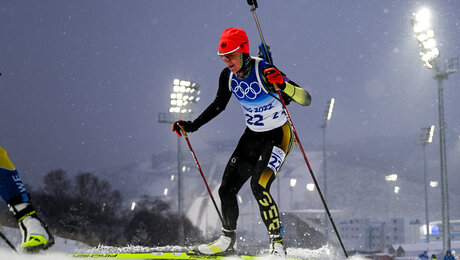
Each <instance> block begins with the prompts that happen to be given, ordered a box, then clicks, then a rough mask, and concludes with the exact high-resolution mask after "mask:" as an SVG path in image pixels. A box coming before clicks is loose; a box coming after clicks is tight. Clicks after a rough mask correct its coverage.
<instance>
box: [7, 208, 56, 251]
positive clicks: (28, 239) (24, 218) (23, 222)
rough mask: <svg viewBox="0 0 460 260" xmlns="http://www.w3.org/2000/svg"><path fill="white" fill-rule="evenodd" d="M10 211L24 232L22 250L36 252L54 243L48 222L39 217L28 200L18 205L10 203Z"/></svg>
mask: <svg viewBox="0 0 460 260" xmlns="http://www.w3.org/2000/svg"><path fill="white" fill-rule="evenodd" d="M8 206H9V208H10V211H11V212H13V214H14V216H15V217H16V219H17V220H18V224H19V229H20V230H21V234H22V243H21V251H23V252H25V253H36V252H38V251H40V250H46V249H48V248H49V247H51V246H52V245H54V237H53V235H52V234H51V233H50V232H49V230H48V227H47V226H46V224H45V223H44V222H43V221H42V220H41V219H40V218H38V216H37V214H36V212H35V209H34V208H33V207H32V205H31V204H30V203H28V202H21V203H19V204H16V205H11V204H8Z"/></svg>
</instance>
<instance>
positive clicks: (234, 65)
mask: <svg viewBox="0 0 460 260" xmlns="http://www.w3.org/2000/svg"><path fill="white" fill-rule="evenodd" d="M220 57H221V58H222V60H223V61H224V63H225V65H227V67H228V68H229V69H230V70H231V71H232V72H233V73H236V72H237V71H239V70H240V68H241V53H239V52H233V53H229V54H226V55H220Z"/></svg>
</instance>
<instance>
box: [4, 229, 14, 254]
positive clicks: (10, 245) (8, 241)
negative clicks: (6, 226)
mask: <svg viewBox="0 0 460 260" xmlns="http://www.w3.org/2000/svg"><path fill="white" fill-rule="evenodd" d="M0 237H2V239H3V240H4V241H5V243H6V244H7V245H8V246H9V247H11V249H13V251H15V252H17V251H16V248H15V247H14V246H13V244H11V242H10V240H8V238H7V237H6V236H5V235H3V233H2V232H0Z"/></svg>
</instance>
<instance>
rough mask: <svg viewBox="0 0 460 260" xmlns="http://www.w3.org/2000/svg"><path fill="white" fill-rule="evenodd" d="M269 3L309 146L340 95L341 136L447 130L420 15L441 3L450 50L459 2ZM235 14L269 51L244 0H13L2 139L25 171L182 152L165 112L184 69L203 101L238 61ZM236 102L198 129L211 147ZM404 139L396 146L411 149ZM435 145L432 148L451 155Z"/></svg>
mask: <svg viewBox="0 0 460 260" xmlns="http://www.w3.org/2000/svg"><path fill="white" fill-rule="evenodd" d="M259 5H260V7H259V9H257V14H258V16H259V20H260V23H261V26H262V30H263V33H264V36H265V39H266V41H267V42H268V43H269V44H270V45H271V46H272V50H273V56H274V61H275V64H276V65H277V66H278V67H279V68H280V69H281V70H282V71H284V72H285V73H286V74H287V75H288V76H289V77H290V78H291V79H293V80H294V81H296V82H297V83H298V84H299V85H301V86H303V87H304V88H305V89H307V90H308V91H310V92H311V94H312V97H313V103H312V105H311V106H310V107H306V108H305V107H301V106H295V105H291V106H289V109H290V112H291V115H292V116H293V120H294V123H295V127H296V129H297V131H298V132H299V135H300V137H301V139H302V142H303V144H304V146H307V147H308V146H309V144H312V145H317V146H318V145H320V144H321V141H322V136H321V129H320V128H319V126H320V125H321V124H322V122H323V120H324V119H323V112H324V110H325V108H326V102H327V100H328V99H330V98H331V97H334V98H335V99H336V106H335V110H334V115H333V118H332V120H331V121H330V123H329V125H328V128H327V131H328V142H329V143H331V144H343V145H348V146H349V147H350V148H349V149H350V150H353V149H358V148H359V147H358V146H354V143H355V142H356V140H359V139H363V138H369V140H377V139H379V138H380V137H385V138H391V137H393V136H395V137H400V136H408V138H414V140H413V142H416V141H417V138H418V134H419V133H420V128H422V127H427V126H429V125H432V124H434V125H435V126H436V130H437V126H438V121H437V120H438V114H437V113H438V109H437V91H436V81H435V80H433V79H432V71H430V70H429V69H427V68H425V67H423V64H422V62H421V60H420V58H419V54H418V46H417V42H416V40H415V38H414V36H413V34H412V31H411V23H410V18H411V17H412V13H413V12H415V11H417V10H418V9H419V8H420V7H422V6H427V7H429V8H431V10H432V13H433V26H434V30H435V33H436V38H437V40H438V45H439V49H440V51H441V58H440V60H444V59H446V58H450V57H456V56H460V55H459V54H460V52H459V42H460V15H459V14H460V2H459V1H399V0H398V1H397V0H394V1H393V0H388V1H379V0H349V1H341V0H334V1H276V0H265V1H263V0H260V1H259ZM232 26H234V27H241V28H243V29H245V30H246V31H247V33H248V36H249V40H250V48H251V53H252V54H253V55H256V53H257V47H256V46H257V45H258V44H259V42H260V39H259V35H258V32H257V29H256V26H255V24H254V20H253V17H252V14H251V12H250V11H249V6H248V5H247V3H246V1H244V0H239V1H214V0H206V1H205V0H201V1H159V0H151V1H119V0H113V1H102V0H98V1H95V0H94V1H88V0H84V1H61V0H55V1H50V0H42V1H6V0H0V35H1V36H0V72H1V73H2V76H1V77H0V111H1V112H2V119H1V121H0V144H1V145H2V146H3V147H4V148H5V149H6V150H7V151H8V153H9V155H10V157H11V159H12V160H13V162H14V163H15V165H16V167H17V168H18V169H19V170H20V172H21V173H22V175H23V176H24V177H23V178H34V177H39V176H42V175H43V174H45V173H46V172H47V171H48V170H50V169H56V168H63V169H65V170H68V171H71V172H77V171H84V170H92V169H98V168H104V167H110V166H115V165H122V164H125V163H130V162H136V161H144V160H146V159H148V158H149V157H150V156H151V155H152V154H158V153H161V152H164V151H175V150H176V146H177V143H176V142H177V140H176V137H175V135H173V134H172V133H171V130H170V125H166V124H160V123H158V122H157V115H158V113H160V112H167V111H168V108H169V94H170V92H171V90H172V81H173V79H174V78H175V77H181V78H184V79H189V80H194V81H196V82H198V83H199V84H200V85H201V90H202V96H201V101H200V102H201V103H200V104H199V107H198V111H202V110H203V109H204V108H205V107H206V106H207V105H208V104H209V103H210V102H211V101H212V100H213V98H214V96H215V93H216V90H217V82H218V76H219V73H220V71H221V70H222V68H223V66H224V64H223V63H222V62H221V61H220V59H219V58H218V56H217V55H216V51H217V43H218V41H219V36H220V34H221V32H222V31H223V30H224V29H225V28H227V27H232ZM458 74H459V73H457V74H453V75H451V76H450V78H449V80H447V81H444V86H445V93H444V94H445V116H446V122H447V125H448V129H447V142H448V150H449V152H450V156H451V157H449V158H458V156H459V153H460V140H459V135H460V121H459V119H458V118H459V116H458V112H459V106H458V104H457V100H459V99H460V88H459V87H460V75H458ZM227 110H228V111H224V112H223V114H221V115H220V116H219V117H218V118H216V119H215V120H213V121H212V122H210V123H209V124H208V125H206V126H204V127H203V128H202V129H200V131H198V132H197V133H194V134H192V135H191V138H193V141H194V143H195V144H196V145H197V147H198V148H199V147H200V145H201V144H204V143H205V140H206V139H207V138H210V139H212V140H217V139H219V138H222V139H224V140H234V141H235V142H236V139H237V138H238V136H239V135H240V133H241V132H242V129H243V127H244V121H243V115H242V113H241V111H240V107H239V105H238V104H237V102H236V99H234V98H232V100H231V101H230V104H229V106H228V108H227ZM436 137H437V132H436ZM372 145H373V144H372V141H369V146H372ZM434 145H435V147H438V146H439V143H438V142H437V139H436V138H435V143H434ZM392 147H394V144H391V143H389V144H388V150H387V151H390V152H392V153H396V154H397V153H398V151H397V149H393V150H392ZM435 147H433V148H432V149H430V151H429V156H432V157H438V156H439V151H438V148H435ZM307 150H308V149H307ZM307 152H308V151H307ZM454 152H456V154H453V153H454ZM401 156H403V155H401ZM449 160H451V159H449ZM382 163H385V162H382ZM392 167H394V168H398V166H397V165H394V166H392ZM452 174H453V173H452Z"/></svg>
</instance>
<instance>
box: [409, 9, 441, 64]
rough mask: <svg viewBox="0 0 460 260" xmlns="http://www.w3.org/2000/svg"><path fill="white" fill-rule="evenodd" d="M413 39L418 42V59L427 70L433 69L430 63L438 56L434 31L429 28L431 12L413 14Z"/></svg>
mask: <svg viewBox="0 0 460 260" xmlns="http://www.w3.org/2000/svg"><path fill="white" fill-rule="evenodd" d="M411 21H412V26H413V32H414V34H415V38H416V39H417V41H418V42H419V47H420V58H421V59H422V61H423V62H424V64H425V66H426V67H428V68H430V69H431V68H433V65H432V62H433V61H434V60H435V59H436V58H437V57H438V56H439V49H438V48H437V44H436V40H435V38H434V31H433V28H432V26H431V12H430V10H428V9H427V8H422V9H420V10H419V11H418V12H417V13H414V17H413V19H412V20H411Z"/></svg>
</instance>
